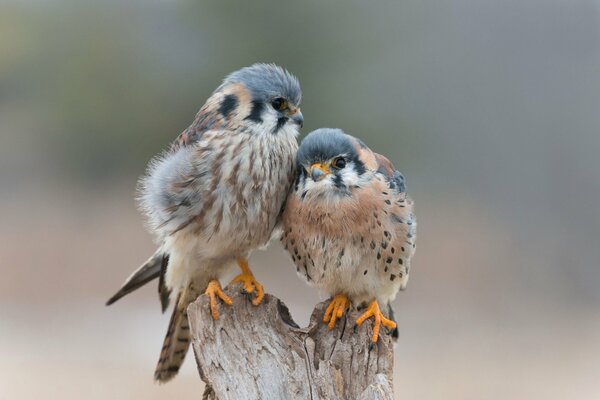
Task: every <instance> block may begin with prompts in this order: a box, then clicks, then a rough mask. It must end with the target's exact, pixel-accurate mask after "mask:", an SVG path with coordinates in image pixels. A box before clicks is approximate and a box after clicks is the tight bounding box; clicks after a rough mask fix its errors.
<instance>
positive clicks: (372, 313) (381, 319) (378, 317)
mask: <svg viewBox="0 0 600 400" xmlns="http://www.w3.org/2000/svg"><path fill="white" fill-rule="evenodd" d="M371 317H373V318H374V319H375V323H374V325H373V336H372V337H371V341H372V342H373V343H376V342H377V340H378V339H379V329H380V328H381V325H382V324H383V326H385V327H386V328H389V329H394V328H395V327H396V323H395V322H394V321H392V320H390V319H387V318H386V317H385V316H384V315H383V313H382V312H381V310H380V309H379V304H378V303H377V300H373V302H371V304H370V305H369V307H368V308H367V311H365V312H364V313H363V314H362V315H361V316H360V317H358V319H357V320H356V325H358V326H361V325H362V324H363V322H365V321H366V320H367V319H368V318H371Z"/></svg>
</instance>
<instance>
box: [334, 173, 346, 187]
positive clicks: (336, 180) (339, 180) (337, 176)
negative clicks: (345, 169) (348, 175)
mask: <svg viewBox="0 0 600 400" xmlns="http://www.w3.org/2000/svg"><path fill="white" fill-rule="evenodd" d="M333 184H334V185H335V187H336V188H338V189H346V185H344V181H343V180H342V175H341V174H339V173H336V174H334V178H333Z"/></svg>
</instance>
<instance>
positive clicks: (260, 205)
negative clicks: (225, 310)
mask: <svg viewBox="0 0 600 400" xmlns="http://www.w3.org/2000/svg"><path fill="white" fill-rule="evenodd" d="M301 98H302V95H301V91H300V85H299V83H298V80H297V79H296V78H295V77H294V76H293V75H291V74H290V73H288V72H287V71H285V70H284V69H282V68H280V67H278V66H275V65H272V64H255V65H252V66H251V67H247V68H243V69H240V70H239V71H236V72H234V73H232V74H231V75H229V76H228V77H226V78H225V80H224V81H223V83H222V84H221V85H220V86H219V87H218V88H217V89H216V90H215V91H214V92H213V94H212V95H211V96H210V98H209V99H208V100H207V101H206V103H205V104H204V106H202V108H201V109H200V111H199V112H198V114H197V115H196V118H195V120H194V122H193V123H192V124H191V125H190V127H189V128H187V129H186V130H185V131H184V132H183V133H181V134H180V135H179V137H178V138H177V139H176V140H175V141H174V142H173V143H172V145H171V146H170V148H169V149H168V150H167V151H165V152H164V153H163V154H162V155H160V156H158V157H157V158H155V159H154V160H152V161H151V162H150V164H149V167H148V170H147V174H146V176H144V177H143V178H142V179H141V181H140V196H139V199H140V206H141V209H142V210H143V212H144V214H145V215H146V217H147V220H148V225H149V227H150V230H151V231H152V233H153V234H154V235H155V236H156V238H157V241H158V242H159V243H160V245H159V247H158V250H157V251H156V252H155V253H154V255H153V256H152V257H150V259H148V261H146V262H145V263H144V264H143V265H142V266H141V267H140V268H139V269H138V270H136V271H135V272H134V273H133V275H131V277H129V279H127V281H126V282H125V284H124V286H123V287H122V288H121V289H120V290H119V291H118V292H117V293H116V294H115V295H114V296H113V297H112V298H111V299H110V300H109V301H108V303H107V304H112V303H113V302H115V301H116V300H118V299H119V298H121V297H123V296H124V295H126V294H128V293H130V292H131V291H133V290H135V289H137V288H138V287H140V286H142V285H144V284H145V283H147V282H149V281H151V280H153V279H155V278H159V296H160V300H161V304H162V308H163V311H164V310H165V309H166V308H167V307H168V305H169V300H173V301H174V302H175V307H174V310H173V314H172V317H171V321H170V323H169V328H168V331H167V335H166V337H165V340H164V344H163V348H162V351H161V354H160V360H159V362H158V365H157V367H156V372H155V379H156V380H158V381H160V382H166V381H168V380H169V379H171V378H172V377H173V376H175V375H176V374H177V372H178V370H179V367H180V366H181V364H182V362H183V359H184V357H185V355H186V353H187V350H188V348H189V344H190V331H189V324H188V320H187V315H186V309H187V306H188V305H189V304H190V303H191V302H192V301H194V300H195V299H196V298H197V297H198V295H200V294H201V293H203V292H204V293H206V294H207V295H208V296H209V297H210V308H211V313H212V316H213V318H215V319H217V318H218V316H219V312H218V307H217V306H218V304H217V300H218V299H220V300H221V301H222V302H224V303H225V304H228V305H231V304H232V301H231V299H230V298H229V297H228V296H227V295H226V294H225V293H224V292H223V291H222V290H221V286H220V284H219V278H220V277H221V276H222V275H223V274H224V273H225V271H226V270H227V269H228V267H230V266H231V265H235V263H237V264H238V265H239V267H240V268H241V270H242V272H241V274H240V275H238V276H237V277H236V278H235V279H234V281H239V282H241V283H242V284H243V287H244V290H245V291H246V292H248V293H254V294H255V297H254V299H253V304H255V305H258V304H260V302H261V301H262V299H263V296H264V290H263V287H262V285H261V284H260V283H259V282H258V281H257V280H256V279H255V278H254V276H253V274H252V272H251V271H250V269H249V267H248V263H247V259H248V256H249V254H250V253H251V252H252V251H253V250H254V249H256V248H258V247H262V246H264V245H265V244H266V243H267V242H268V241H269V240H270V238H271V236H272V234H273V230H274V228H275V226H276V223H277V222H278V219H279V217H280V212H281V208H282V206H283V203H284V202H285V199H286V196H287V194H288V192H289V189H290V186H291V185H292V183H293V179H294V160H295V156H296V151H297V149H298V144H297V141H296V136H297V135H298V131H299V129H300V127H301V126H302V123H303V117H302V114H301V112H300V108H299V105H300V101H301Z"/></svg>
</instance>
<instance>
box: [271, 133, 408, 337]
mask: <svg viewBox="0 0 600 400" xmlns="http://www.w3.org/2000/svg"><path fill="white" fill-rule="evenodd" d="M296 165H297V173H296V182H295V186H294V189H293V190H292V192H291V193H290V195H289V197H288V199H287V202H286V205H285V208H284V212H283V216H282V222H283V230H284V232H283V236H282V238H281V239H282V242H283V245H284V247H285V248H286V250H288V252H289V253H290V255H291V256H292V260H293V261H294V263H295V264H296V271H297V272H298V274H299V275H300V276H302V277H303V278H304V279H306V281H307V282H308V284H310V285H312V286H315V287H317V288H319V289H323V290H325V291H326V292H328V293H329V294H330V295H331V296H332V299H331V303H330V304H329V307H328V308H327V310H326V312H325V315H324V317H323V321H324V322H328V323H329V324H328V326H329V329H333V327H334V325H335V322H336V320H337V319H339V318H340V317H342V316H343V314H344V312H345V310H346V309H347V308H348V307H349V306H350V305H351V304H352V305H354V306H355V307H361V306H365V307H366V311H365V312H364V314H362V315H361V316H360V317H359V319H358V320H357V321H356V323H357V325H359V326H360V325H362V323H363V322H365V321H366V320H367V319H369V318H373V320H374V327H373V335H372V341H373V342H377V340H378V337H379V332H380V329H381V325H383V326H385V327H387V328H389V329H392V330H393V332H392V334H393V335H394V337H396V336H397V330H396V323H395V322H394V321H393V312H392V308H391V304H390V303H391V302H392V301H393V300H394V298H395V297H396V294H397V293H398V290H400V289H404V288H405V287H406V283H407V281H408V272H409V269H410V261H411V258H412V256H413V254H414V252H415V235H416V222H415V216H414V214H413V202H412V200H411V199H410V197H408V196H407V195H406V191H405V184H404V177H403V176H402V174H401V173H400V172H398V171H396V170H395V168H394V166H393V165H392V163H391V162H390V161H389V160H388V159H387V158H385V157H384V156H382V155H380V154H377V153H374V152H373V151H371V150H370V149H369V148H368V147H367V146H366V145H365V144H364V143H363V142H362V141H360V140H358V139H356V138H354V137H352V136H350V135H347V134H345V133H344V132H342V131H341V130H339V129H326V128H324V129H318V130H316V131H313V132H311V133H310V134H309V135H308V136H307V137H306V138H305V139H304V140H303V141H302V143H301V145H300V148H299V149H298V155H297V159H296Z"/></svg>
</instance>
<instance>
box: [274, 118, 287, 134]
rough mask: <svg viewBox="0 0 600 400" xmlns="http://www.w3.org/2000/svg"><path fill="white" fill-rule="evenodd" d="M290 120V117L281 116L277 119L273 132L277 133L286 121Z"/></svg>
mask: <svg viewBox="0 0 600 400" xmlns="http://www.w3.org/2000/svg"><path fill="white" fill-rule="evenodd" d="M287 121H288V117H279V118H278V119H277V125H275V128H273V133H277V132H279V130H280V129H281V128H283V126H284V125H285V123H286V122H287Z"/></svg>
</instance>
